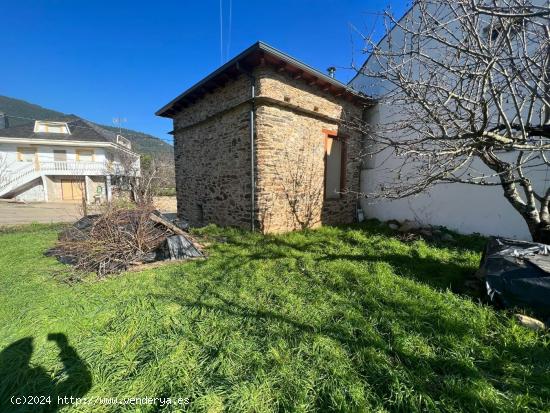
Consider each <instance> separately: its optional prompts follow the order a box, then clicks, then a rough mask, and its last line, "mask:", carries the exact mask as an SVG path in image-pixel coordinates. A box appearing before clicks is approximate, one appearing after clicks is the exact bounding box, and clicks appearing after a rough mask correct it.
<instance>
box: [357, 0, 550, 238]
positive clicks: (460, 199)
mask: <svg viewBox="0 0 550 413" xmlns="http://www.w3.org/2000/svg"><path fill="white" fill-rule="evenodd" d="M547 1H548V0H538V1H536V2H537V3H543V4H546V3H547ZM410 13H414V10H413V11H412V12H410ZM388 41H390V39H389V38H385V39H383V40H382V42H381V43H380V46H381V47H383V48H384V47H387V42H388ZM391 41H392V42H402V41H403V35H402V33H399V29H394V30H393V31H392V36H391ZM366 65H368V68H369V69H370V70H373V71H374V70H376V62H375V61H374V59H372V60H371V61H368V62H367V63H366ZM350 85H351V86H352V87H353V88H355V89H357V90H360V91H362V92H364V93H366V94H367V95H370V96H377V95H380V94H382V93H383V92H384V90H385V87H386V85H384V84H381V83H380V82H377V81H375V80H373V79H369V78H367V77H365V76H362V75H359V76H357V77H356V78H354V79H353V80H352V81H351V82H350ZM398 116H399V113H396V111H395V110H392V108H391V107H388V106H385V105H378V106H377V107H375V108H373V109H371V110H370V111H369V113H368V116H367V121H368V123H369V124H371V125H374V126H375V127H376V124H378V123H379V124H389V123H390V122H392V121H394V120H395V119H396V117H398ZM366 145H369V142H368V139H367V140H366ZM398 164H400V161H399V160H398V159H396V158H392V157H389V158H387V154H384V153H382V154H379V155H376V156H374V157H372V158H371V159H369V160H366V162H365V165H364V167H365V169H364V170H363V171H362V173H361V191H362V192H364V193H369V192H371V191H372V190H373V189H374V188H375V187H376V185H377V184H378V183H380V182H384V181H386V180H388V179H398V178H397V177H396V176H395V175H392V170H393V168H394V167H396V166H397V165H398ZM477 166H478V167H479V168H480V169H483V167H482V166H481V165H477ZM531 176H532V177H533V178H534V179H533V183H534V186H535V187H538V188H541V187H545V188H547V187H548V186H549V180H550V171H548V170H547V168H540V169H539V170H537V171H535V173H534V175H531ZM361 206H362V208H363V210H364V211H365V214H366V216H367V217H370V218H378V219H380V220H384V221H386V220H390V219H397V220H405V219H409V220H416V221H419V222H421V223H424V224H430V225H442V226H446V227H448V228H451V229H453V230H456V231H458V232H461V233H474V232H477V233H481V234H484V235H501V236H506V237H513V238H519V239H531V236H530V234H529V231H528V229H527V225H526V224H525V222H524V221H523V219H522V218H521V216H520V215H519V213H518V212H516V210H515V209H514V208H513V207H512V206H511V205H510V204H509V203H508V201H507V200H506V199H505V198H504V196H503V191H502V188H501V187H500V186H497V187H479V186H475V185H465V184H447V185H439V186H435V187H433V188H431V189H430V190H429V191H427V192H425V193H423V194H421V195H417V196H414V197H409V198H406V199H399V200H378V201H372V200H368V199H364V198H363V199H362V200H361Z"/></svg>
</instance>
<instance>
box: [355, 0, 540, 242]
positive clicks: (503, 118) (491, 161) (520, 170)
mask: <svg viewBox="0 0 550 413" xmlns="http://www.w3.org/2000/svg"><path fill="white" fill-rule="evenodd" d="M548 6H549V4H548V1H547V0H540V3H539V4H537V2H536V1H534V0H417V1H415V2H414V4H413V7H412V9H411V11H410V12H409V13H407V14H406V15H405V16H404V17H403V18H402V19H400V20H397V19H395V18H394V17H393V16H392V14H391V13H385V14H384V16H385V22H386V37H385V38H384V39H383V40H382V41H381V42H380V43H377V42H374V41H373V40H372V39H371V38H368V37H365V42H366V52H367V53H369V54H370V57H369V61H368V63H367V64H366V65H365V67H364V68H363V69H361V73H362V74H363V75H364V76H366V78H365V79H367V81H368V82H371V83H370V85H369V86H370V87H369V88H368V89H367V91H368V92H369V93H371V94H374V95H375V96H374V97H375V98H377V99H378V100H379V104H380V105H383V106H384V108H385V109H386V112H385V113H387V114H388V116H387V118H386V119H384V120H383V121H374V122H371V123H373V124H372V125H371V126H369V127H366V126H364V128H365V129H366V130H365V132H366V134H367V136H368V142H369V143H370V144H369V145H368V148H367V154H368V155H371V156H372V155H375V156H377V157H378V159H388V162H389V163H388V164H387V165H388V168H389V169H391V172H388V173H387V175H386V177H387V179H385V180H384V179H382V180H381V181H380V182H379V183H378V186H377V187H376V188H373V190H372V192H371V193H368V194H365V195H366V196H368V197H384V198H390V199H391V198H393V199H395V198H403V197H407V196H411V195H415V194H418V193H420V192H423V191H425V190H426V189H428V188H429V187H431V186H433V185H437V184H448V183H464V184H471V185H479V186H484V187H490V186H500V187H502V189H503V193H504V198H503V199H506V200H507V202H509V203H510V204H511V205H512V206H513V208H515V210H516V211H517V212H518V213H519V214H520V215H521V216H522V217H523V219H524V220H525V222H526V223H527V226H528V227H529V230H530V233H531V235H532V237H533V239H534V240H535V241H539V242H546V243H550V213H549V204H550V188H549V187H548V184H547V182H545V179H544V175H543V176H542V179H541V176H540V174H541V173H543V174H544V173H545V171H547V168H548V167H549V166H550V159H549V153H548V150H549V149H550V93H549V92H550V63H549V61H550V53H549V52H550V28H549V16H550V7H548Z"/></svg>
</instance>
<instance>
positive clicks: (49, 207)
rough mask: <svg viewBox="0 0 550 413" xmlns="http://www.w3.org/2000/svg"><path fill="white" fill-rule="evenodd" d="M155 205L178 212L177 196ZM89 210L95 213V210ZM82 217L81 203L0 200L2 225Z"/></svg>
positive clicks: (157, 200) (165, 198) (60, 220)
mask: <svg viewBox="0 0 550 413" xmlns="http://www.w3.org/2000/svg"><path fill="white" fill-rule="evenodd" d="M155 205H156V206H157V208H158V209H159V210H160V211H161V212H163V213H175V212H176V201H175V197H160V198H156V199H155ZM92 209H93V208H92ZM89 212H90V213H93V211H89ZM80 217H82V206H81V204H80V203H73V202H33V203H28V204H23V203H13V202H3V201H1V202H0V226H2V225H21V224H30V223H32V222H40V223H52V222H73V221H76V220H77V219H79V218H80Z"/></svg>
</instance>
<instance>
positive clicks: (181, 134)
mask: <svg viewBox="0 0 550 413" xmlns="http://www.w3.org/2000/svg"><path fill="white" fill-rule="evenodd" d="M254 76H255V77H256V93H257V97H258V98H257V99H256V114H255V121H256V135H255V152H256V170H255V174H256V176H255V178H256V196H255V205H256V210H255V222H256V225H257V228H260V229H261V230H263V231H264V232H283V231H289V230H294V229H299V228H302V227H304V224H307V225H305V226H318V225H320V224H342V223H349V222H352V221H353V219H354V216H355V209H356V203H357V199H356V196H355V195H352V194H345V193H344V194H342V195H341V197H339V198H337V199H330V200H325V199H324V174H325V137H326V134H325V132H324V131H325V130H330V131H334V132H335V133H337V134H338V135H339V136H345V137H346V146H347V153H348V157H347V160H346V165H345V169H346V177H347V179H346V182H345V185H346V188H347V189H351V190H352V191H358V189H359V173H360V170H359V166H360V165H359V161H358V160H355V159H353V154H358V153H359V152H360V147H361V144H360V142H361V137H360V136H359V135H358V134H357V133H355V132H352V131H344V130H342V129H341V128H342V127H341V126H339V125H340V120H342V119H343V118H349V117H360V115H361V110H360V109H358V108H357V107H355V106H353V105H352V104H351V103H349V102H347V101H345V100H343V99H339V98H336V97H334V96H332V95H330V94H328V93H326V92H323V91H321V90H319V89H318V88H316V87H315V86H313V85H308V84H307V83H305V82H303V81H300V80H297V79H293V78H291V77H290V76H289V75H287V74H285V73H279V72H277V71H276V70H274V69H272V68H270V67H259V68H256V69H255V70H254ZM249 98H250V79H249V78H247V77H245V76H240V77H239V78H237V79H236V80H234V81H230V82H229V83H228V84H227V85H226V86H224V87H221V88H218V89H217V90H215V91H214V92H212V93H208V94H206V95H205V96H204V97H203V98H201V99H199V100H198V101H197V102H195V103H194V104H193V105H191V106H189V107H187V108H184V109H182V110H181V112H180V113H179V114H178V115H177V116H176V118H175V119H174V129H175V132H174V141H175V164H176V174H177V178H176V181H177V199H178V216H180V217H181V218H183V219H186V220H188V221H189V223H190V224H191V225H193V226H200V225H204V224H208V223H215V224H218V225H222V226H238V227H243V228H250V218H251V217H250V211H251V199H250V198H251V183H250V181H251V176H250V156H251V151H250V137H249V131H250V129H249V110H250V104H249V103H245V102H248V101H249ZM297 177H298V179H296V178H297ZM293 181H297V182H293ZM304 181H307V183H308V185H304ZM297 183H298V184H299V185H297V186H296V184H297ZM288 188H291V189H292V190H291V191H289V190H288ZM306 188H307V189H306ZM289 193H290V195H291V196H289Z"/></svg>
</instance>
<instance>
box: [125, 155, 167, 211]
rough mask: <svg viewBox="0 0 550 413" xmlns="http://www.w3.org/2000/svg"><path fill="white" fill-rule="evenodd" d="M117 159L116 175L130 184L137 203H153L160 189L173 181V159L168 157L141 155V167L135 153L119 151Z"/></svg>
mask: <svg viewBox="0 0 550 413" xmlns="http://www.w3.org/2000/svg"><path fill="white" fill-rule="evenodd" d="M116 159H117V160H118V169H115V176H116V177H117V178H118V179H120V180H123V181H125V182H126V183H127V184H128V186H129V188H130V190H131V192H132V196H133V198H134V201H135V202H136V203H137V204H140V205H151V204H153V198H154V197H155V196H156V195H157V194H158V193H159V190H160V189H162V188H166V186H167V185H170V184H171V183H173V180H174V178H173V176H174V166H173V161H172V162H170V159H169V158H167V157H152V156H150V155H141V157H140V163H139V167H138V164H137V163H136V157H135V155H133V154H131V153H128V152H126V151H122V150H121V151H118V153H117V155H116Z"/></svg>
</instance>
